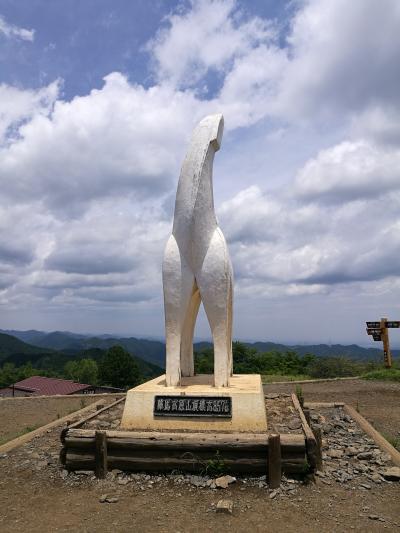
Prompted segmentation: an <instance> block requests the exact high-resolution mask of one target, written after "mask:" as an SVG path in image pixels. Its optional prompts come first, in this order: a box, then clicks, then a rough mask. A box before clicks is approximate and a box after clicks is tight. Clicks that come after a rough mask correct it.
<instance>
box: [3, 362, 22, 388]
mask: <svg viewBox="0 0 400 533" xmlns="http://www.w3.org/2000/svg"><path fill="white" fill-rule="evenodd" d="M16 381H18V374H17V369H16V368H15V365H14V364H13V363H4V365H3V367H2V368H0V387H8V386H9V385H11V384H12V383H15V382H16Z"/></svg>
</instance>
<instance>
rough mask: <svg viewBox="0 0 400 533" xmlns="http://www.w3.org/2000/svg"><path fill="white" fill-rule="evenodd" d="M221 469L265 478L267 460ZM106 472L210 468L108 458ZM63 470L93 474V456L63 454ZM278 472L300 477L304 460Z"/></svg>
mask: <svg viewBox="0 0 400 533" xmlns="http://www.w3.org/2000/svg"><path fill="white" fill-rule="evenodd" d="M223 463H224V467H225V468H226V469H227V471H228V472H232V473H240V474H241V473H251V474H253V473H254V474H259V475H262V474H265V472H266V469H267V465H268V462H267V458H266V457H263V458H257V459H255V458H237V459H234V460H233V459H224V460H223ZM108 466H109V468H111V469H113V468H118V469H120V470H126V471H133V472H144V471H151V472H168V471H171V470H176V469H178V470H182V471H186V472H203V473H206V472H207V469H208V468H209V466H210V462H209V461H207V460H198V458H196V457H192V456H189V457H188V456H183V457H179V458H178V457H168V456H164V457H147V456H143V457H132V456H129V457H115V456H108ZM66 468H67V469H68V470H94V469H95V459H94V455H93V454H83V453H70V452H67V456H66ZM282 471H283V472H285V473H286V474H303V473H304V472H305V461H304V459H298V460H295V461H290V462H282Z"/></svg>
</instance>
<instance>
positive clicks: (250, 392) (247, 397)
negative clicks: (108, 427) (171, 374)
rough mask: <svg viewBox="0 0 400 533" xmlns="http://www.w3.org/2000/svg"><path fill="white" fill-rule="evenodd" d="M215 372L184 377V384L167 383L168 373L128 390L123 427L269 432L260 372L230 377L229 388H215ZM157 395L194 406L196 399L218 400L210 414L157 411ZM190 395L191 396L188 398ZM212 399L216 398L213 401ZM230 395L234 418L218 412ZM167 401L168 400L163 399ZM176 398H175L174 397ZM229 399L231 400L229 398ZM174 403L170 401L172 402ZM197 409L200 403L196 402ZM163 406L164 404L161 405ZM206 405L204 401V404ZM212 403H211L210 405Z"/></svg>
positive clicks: (155, 429) (130, 428)
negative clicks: (190, 414) (193, 414)
mask: <svg viewBox="0 0 400 533" xmlns="http://www.w3.org/2000/svg"><path fill="white" fill-rule="evenodd" d="M213 378H214V376H212V375H205V374H203V375H198V376H192V377H186V378H182V382H181V385H180V386H168V387H167V386H166V385H165V383H166V381H165V375H163V376H160V377H158V378H155V379H152V380H151V381H147V382H146V383H143V384H142V385H139V386H138V387H135V388H134V389H130V390H129V391H128V393H127V397H126V402H125V408H124V413H123V416H122V422H121V429H124V430H153V431H157V430H177V431H179V430H181V431H187V430H189V431H196V432H197V431H210V432H213V431H217V432H246V433H249V432H254V433H260V432H266V430H267V417H266V411H265V401H264V392H263V388H262V384H261V376H260V375H259V374H236V375H233V376H231V378H230V386H229V387H214V386H213ZM156 396H157V397H158V396H160V397H164V398H165V397H167V398H172V399H174V400H177V398H178V399H182V400H185V398H186V400H185V402H181V404H180V405H182V406H183V409H184V408H186V406H189V407H190V408H192V407H193V402H194V399H196V398H199V400H200V399H204V401H205V402H206V404H207V398H210V401H211V402H214V403H213V405H214V411H215V414H214V413H212V414H211V415H210V416H208V413H207V416H204V413H203V416H187V414H182V413H178V412H176V413H174V415H172V416H171V415H169V413H165V412H164V413H162V416H160V413H157V411H156V414H155V405H157V403H156V404H155V399H156ZM188 397H190V399H188ZM211 398H212V400H211ZM226 398H230V399H231V400H230V401H231V417H224V413H219V412H218V411H219V410H220V407H221V406H222V407H221V409H222V408H223V407H226V405H227V401H226V400H225V401H219V399H221V400H223V399H226ZM163 401H165V400H163ZM170 401H172V400H170ZM228 402H229V400H228ZM169 403H170V402H169ZM194 403H195V404H196V408H197V405H198V402H197V401H195V402H194ZM161 405H162V404H161ZM203 405H204V404H203ZM210 405H211V404H210Z"/></svg>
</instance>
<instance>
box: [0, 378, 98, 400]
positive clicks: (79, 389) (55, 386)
mask: <svg viewBox="0 0 400 533" xmlns="http://www.w3.org/2000/svg"><path fill="white" fill-rule="evenodd" d="M95 389H96V387H94V386H92V385H88V384H86V383H76V382H75V381H72V380H69V379H58V378H46V377H44V376H31V377H30V378H26V379H23V380H22V381H18V383H14V384H13V385H10V386H9V387H6V388H4V389H0V396H3V397H4V396H6V397H9V396H57V395H69V394H94V392H95Z"/></svg>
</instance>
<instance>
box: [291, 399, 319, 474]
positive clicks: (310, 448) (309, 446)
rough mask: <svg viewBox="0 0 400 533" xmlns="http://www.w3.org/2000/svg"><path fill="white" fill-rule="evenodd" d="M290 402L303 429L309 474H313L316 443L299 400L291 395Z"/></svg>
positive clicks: (315, 459)
mask: <svg viewBox="0 0 400 533" xmlns="http://www.w3.org/2000/svg"><path fill="white" fill-rule="evenodd" d="M292 402H293V405H294V407H295V408H296V410H297V412H298V414H299V416H300V420H301V426H302V428H303V432H304V435H305V437H306V452H307V458H308V462H309V465H310V470H311V472H315V470H316V464H317V457H316V453H317V452H316V449H317V441H316V440H315V436H314V433H313V432H312V430H311V428H310V426H309V425H308V422H307V420H306V417H305V416H304V413H303V409H302V408H301V406H300V402H299V399H298V398H297V396H296V394H294V393H292Z"/></svg>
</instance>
